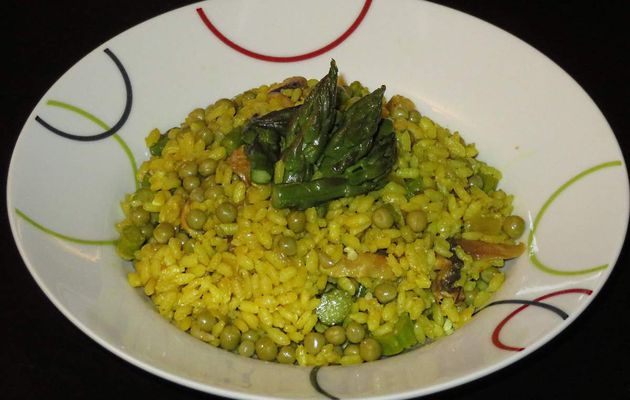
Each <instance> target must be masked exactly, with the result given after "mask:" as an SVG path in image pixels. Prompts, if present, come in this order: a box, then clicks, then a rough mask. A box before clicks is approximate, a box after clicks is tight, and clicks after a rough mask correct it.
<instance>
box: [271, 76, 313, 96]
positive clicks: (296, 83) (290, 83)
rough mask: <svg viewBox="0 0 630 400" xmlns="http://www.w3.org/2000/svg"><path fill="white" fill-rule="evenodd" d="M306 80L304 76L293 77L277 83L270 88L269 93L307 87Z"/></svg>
mask: <svg viewBox="0 0 630 400" xmlns="http://www.w3.org/2000/svg"><path fill="white" fill-rule="evenodd" d="M306 83H307V81H306V78H304V77H303V76H292V77H290V78H287V79H285V80H283V81H282V82H280V83H276V84H274V85H272V86H271V87H270V88H269V93H275V92H279V91H281V90H282V89H297V88H303V87H306Z"/></svg>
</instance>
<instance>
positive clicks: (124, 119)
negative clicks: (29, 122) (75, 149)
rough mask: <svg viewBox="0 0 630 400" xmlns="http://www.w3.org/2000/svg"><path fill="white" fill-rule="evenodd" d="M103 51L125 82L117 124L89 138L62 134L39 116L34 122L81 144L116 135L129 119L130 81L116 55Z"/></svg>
mask: <svg viewBox="0 0 630 400" xmlns="http://www.w3.org/2000/svg"><path fill="white" fill-rule="evenodd" d="M103 51H104V52H105V54H107V55H108V56H109V58H111V59H112V61H114V64H116V66H117V67H118V70H119V71H120V74H121V75H122V78H123V81H124V82H125V91H126V99H125V109H124V110H123V114H122V116H121V117H120V119H119V120H118V122H116V124H114V126H112V127H111V128H110V129H108V130H106V131H105V132H103V133H99V134H97V135H92V136H89V135H88V136H84V135H74V134H71V133H67V132H64V131H62V130H60V129H57V128H55V127H54V126H52V125H50V124H49V123H48V122H46V121H44V120H43V119H42V118H41V117H40V116H39V115H38V116H36V117H35V121H37V122H39V123H40V124H41V125H42V126H43V127H44V128H46V129H48V130H49V131H51V132H52V133H54V134H56V135H59V136H61V137H64V138H66V139H70V140H78V141H81V142H91V141H96V140H101V139H105V138H107V137H110V136H111V135H113V134H114V133H116V132H117V131H118V130H119V129H120V128H121V127H122V126H123V125H124V124H125V122H127V118H129V113H130V112H131V103H132V101H133V93H132V90H131V81H130V80H129V75H127V71H126V70H125V67H123V65H122V63H121V62H120V60H118V57H116V55H114V53H112V51H111V50H110V49H105V50H103Z"/></svg>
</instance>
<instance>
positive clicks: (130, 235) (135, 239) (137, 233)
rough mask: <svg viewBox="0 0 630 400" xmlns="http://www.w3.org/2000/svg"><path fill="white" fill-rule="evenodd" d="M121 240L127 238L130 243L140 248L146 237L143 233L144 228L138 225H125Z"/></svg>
mask: <svg viewBox="0 0 630 400" xmlns="http://www.w3.org/2000/svg"><path fill="white" fill-rule="evenodd" d="M120 239H121V240H125V241H126V242H128V243H129V244H130V245H133V246H135V247H137V248H140V246H141V245H142V243H144V241H145V239H146V237H145V236H144V235H143V234H142V229H140V227H139V226H136V225H128V226H125V227H124V228H123V230H122V234H121V235H120Z"/></svg>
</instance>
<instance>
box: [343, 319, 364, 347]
mask: <svg viewBox="0 0 630 400" xmlns="http://www.w3.org/2000/svg"><path fill="white" fill-rule="evenodd" d="M346 337H347V338H348V341H349V342H350V343H359V342H361V340H363V338H364V337H365V328H364V327H363V325H361V324H359V323H358V322H355V321H352V322H350V323H349V324H348V326H346Z"/></svg>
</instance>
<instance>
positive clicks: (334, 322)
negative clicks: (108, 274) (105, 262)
mask: <svg viewBox="0 0 630 400" xmlns="http://www.w3.org/2000/svg"><path fill="white" fill-rule="evenodd" d="M384 92H385V87H384V86H383V87H380V88H378V89H376V90H374V91H372V92H370V91H369V90H368V89H367V88H366V87H364V86H362V85H361V83H359V82H353V83H351V84H349V85H348V84H346V83H344V81H343V80H342V79H339V78H338V76H337V67H336V65H335V63H334V61H333V62H331V66H330V71H329V72H328V74H327V75H326V76H325V77H323V78H322V79H321V80H319V81H317V80H307V79H305V78H302V77H292V78H288V79H286V80H285V81H283V82H281V83H277V84H273V85H270V86H269V85H263V86H260V87H258V88H255V89H251V90H248V91H246V92H244V93H242V94H239V95H237V96H236V97H234V98H233V99H231V100H228V99H221V100H218V101H217V102H215V103H214V104H212V105H210V106H208V107H207V108H205V109H202V108H198V109H195V110H193V111H192V112H191V113H190V114H189V115H188V116H187V117H186V119H185V121H184V122H183V123H181V124H180V125H179V127H175V128H171V129H169V130H168V131H167V132H165V133H161V132H160V131H159V130H157V129H155V130H153V131H152V132H150V133H149V135H148V137H147V138H146V144H147V146H148V148H149V150H150V153H151V158H150V159H149V160H147V161H145V162H144V163H143V164H142V166H141V167H140V168H139V170H138V176H137V179H138V182H140V188H139V189H138V190H136V191H135V192H134V193H131V194H128V195H127V196H126V197H125V199H124V200H123V201H122V209H123V211H124V215H125V218H124V220H122V221H121V222H119V223H118V224H117V229H118V231H119V233H120V238H119V240H118V242H117V251H118V254H119V255H120V256H121V257H122V258H124V259H126V260H130V261H132V262H133V266H134V272H131V273H129V274H128V281H129V284H130V285H131V286H133V287H140V288H143V290H144V293H145V294H146V295H147V296H149V297H150V299H151V301H152V302H153V303H154V304H155V307H156V308H157V310H158V311H159V313H160V314H161V315H163V316H164V317H165V318H166V319H168V320H170V321H172V323H173V324H174V325H175V326H177V327H178V328H179V329H181V330H182V331H186V332H188V333H190V334H191V335H193V336H194V337H196V338H198V339H200V340H202V341H204V342H207V343H209V344H211V345H213V346H217V347H221V348H223V349H225V350H228V351H231V352H234V353H238V354H240V355H243V356H246V357H253V358H258V359H260V360H265V361H276V362H280V363H285V364H299V365H329V364H341V365H348V364H357V363H361V362H366V361H373V360H377V359H379V358H382V357H388V356H392V355H395V354H399V353H401V352H403V351H405V350H408V349H411V348H414V347H417V346H420V345H423V344H426V343H428V342H430V341H433V340H435V339H438V338H440V337H443V336H447V335H450V334H451V333H452V332H453V331H454V330H455V329H457V328H460V327H461V326H463V325H464V324H465V323H466V322H467V321H469V320H470V319H471V317H472V315H473V313H474V312H475V310H478V309H480V308H481V307H483V305H484V304H486V303H487V302H488V300H489V299H490V297H491V296H492V294H493V293H494V292H496V291H497V290H498V289H499V287H500V286H501V284H502V283H503V281H504V279H505V275H504V273H503V272H502V267H503V266H504V265H505V260H507V259H510V258H514V257H517V256H519V255H520V254H522V252H523V250H524V245H523V244H522V243H518V242H516V240H517V239H518V238H519V237H520V236H521V235H522V233H523V231H524V228H525V226H524V221H523V219H522V218H521V217H518V216H515V215H512V196H510V195H508V194H506V193H505V192H504V191H502V190H500V189H497V185H498V182H499V180H500V178H501V173H500V172H499V171H498V170H497V169H495V168H493V167H491V166H489V165H487V164H486V163H484V162H483V161H480V160H479V159H478V158H477V150H476V149H475V146H474V145H473V144H467V143H465V142H464V140H463V139H462V138H461V137H460V135H459V133H457V132H454V133H452V132H450V131H449V130H448V129H445V128H443V127H441V126H439V125H437V124H436V123H435V122H433V121H432V120H431V119H429V118H428V117H427V116H425V115H421V114H420V112H419V111H418V110H416V108H415V106H414V104H413V103H412V102H411V101H410V100H409V99H407V98H405V97H402V96H398V95H396V96H393V97H391V98H390V99H389V101H385V99H384Z"/></svg>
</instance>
